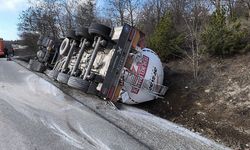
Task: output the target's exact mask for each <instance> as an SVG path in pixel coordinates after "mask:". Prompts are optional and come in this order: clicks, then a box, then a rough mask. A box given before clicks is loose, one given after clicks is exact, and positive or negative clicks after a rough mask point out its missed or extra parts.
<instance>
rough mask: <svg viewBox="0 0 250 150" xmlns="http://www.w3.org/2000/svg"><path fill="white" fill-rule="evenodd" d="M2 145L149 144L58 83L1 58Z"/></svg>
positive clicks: (4, 148)
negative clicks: (68, 93) (52, 82)
mask: <svg viewBox="0 0 250 150" xmlns="http://www.w3.org/2000/svg"><path fill="white" fill-rule="evenodd" d="M0 149H1V150H12V149H13V150H14V149H18V150H20V149H23V150H35V149H38V150H48V149H58V150H59V149H60V150H64V149H65V150H69V149H71V150H74V149H98V150H99V149H117V150H118V149H119V150H120V149H124V150H125V149H148V148H147V147H146V146H144V145H143V144H141V143H140V142H138V141H137V140H135V139H134V138H133V137H131V136H129V135H128V134H127V133H125V132H124V131H122V130H120V129H119V128H117V127H116V126H114V125H113V124H111V123H109V122H108V121H106V120H105V119H103V118H101V117H100V116H98V115H97V114H96V113H94V112H93V111H91V110H89V109H88V108H87V107H85V106H84V105H82V104H80V103H78V102H76V101H75V100H74V99H73V98H71V97H69V96H68V95H65V94H64V93H63V92H62V91H60V90H59V89H57V88H56V87H55V86H53V85H52V84H50V83H49V82H47V81H45V80H44V79H42V78H40V77H39V76H37V75H35V74H34V73H32V72H30V71H28V70H26V69H25V68H23V67H21V66H20V65H18V64H16V63H14V62H7V61H2V60H0Z"/></svg>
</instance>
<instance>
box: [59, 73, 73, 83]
mask: <svg viewBox="0 0 250 150" xmlns="http://www.w3.org/2000/svg"><path fill="white" fill-rule="evenodd" d="M69 77H70V75H68V74H66V73H62V72H60V73H59V74H58V76H57V78H56V79H57V81H58V82H60V83H64V84H67V83H68V80H69Z"/></svg>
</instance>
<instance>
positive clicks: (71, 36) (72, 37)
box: [66, 30, 76, 39]
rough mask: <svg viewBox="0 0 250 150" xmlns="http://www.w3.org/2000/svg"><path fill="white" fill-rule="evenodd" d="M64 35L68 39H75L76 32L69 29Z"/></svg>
mask: <svg viewBox="0 0 250 150" xmlns="http://www.w3.org/2000/svg"><path fill="white" fill-rule="evenodd" d="M66 37H67V38H69V39H76V32H75V31H74V30H70V31H68V32H67V34H66Z"/></svg>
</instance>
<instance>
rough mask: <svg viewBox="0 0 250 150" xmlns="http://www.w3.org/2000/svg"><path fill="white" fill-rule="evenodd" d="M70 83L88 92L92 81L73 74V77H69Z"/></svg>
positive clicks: (71, 85)
mask: <svg viewBox="0 0 250 150" xmlns="http://www.w3.org/2000/svg"><path fill="white" fill-rule="evenodd" d="M68 85H69V86H70V87H73V88H76V89H79V90H81V91H83V92H85V93H86V92H87V91H88V88H89V85H90V82H89V81H87V80H83V79H81V78H78V77H73V76H71V77H70V78H69V81H68Z"/></svg>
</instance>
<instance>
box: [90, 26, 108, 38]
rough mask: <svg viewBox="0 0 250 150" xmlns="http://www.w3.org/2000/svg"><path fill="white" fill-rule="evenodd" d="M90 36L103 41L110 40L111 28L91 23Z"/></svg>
mask: <svg viewBox="0 0 250 150" xmlns="http://www.w3.org/2000/svg"><path fill="white" fill-rule="evenodd" d="M89 33H90V35H99V36H102V37H103V38H104V39H105V40H109V39H110V33H111V28H110V27H107V26H105V25H102V24H98V23H92V24H91V25H90V27H89Z"/></svg>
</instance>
